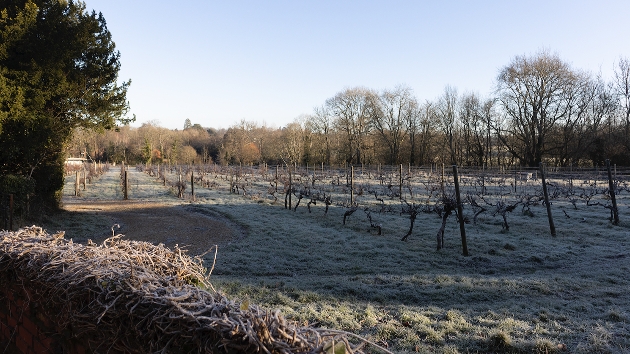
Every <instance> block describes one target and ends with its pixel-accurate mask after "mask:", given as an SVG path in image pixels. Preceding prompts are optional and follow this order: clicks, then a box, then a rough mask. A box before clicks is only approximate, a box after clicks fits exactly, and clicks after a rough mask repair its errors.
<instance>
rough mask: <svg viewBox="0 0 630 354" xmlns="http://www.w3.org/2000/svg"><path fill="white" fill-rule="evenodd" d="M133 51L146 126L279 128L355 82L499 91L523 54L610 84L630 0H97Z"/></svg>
mask: <svg viewBox="0 0 630 354" xmlns="http://www.w3.org/2000/svg"><path fill="white" fill-rule="evenodd" d="M86 6H87V8H88V9H89V10H92V9H93V10H96V11H97V12H102V13H103V15H104V16H105V19H106V20H107V25H108V28H109V30H110V31H111V33H112V36H113V39H114V41H115V42H116V46H117V49H118V50H119V51H120V53H121V64H122V69H121V72H120V79H121V80H127V79H131V80H132V84H131V87H130V89H129V93H128V99H129V101H130V105H131V112H132V113H133V114H136V117H137V123H135V124H134V126H139V125H140V124H142V123H144V122H148V121H153V122H157V123H158V124H159V125H161V126H163V127H166V128H170V129H175V128H178V129H181V128H183V126H184V121H185V119H187V118H188V119H190V120H191V121H192V123H198V124H201V125H202V126H204V127H214V128H227V127H229V126H231V125H234V124H236V123H238V122H240V121H241V120H243V119H244V120H247V121H255V122H258V123H259V124H263V123H264V124H266V125H268V126H273V127H281V126H284V125H286V124H288V123H290V122H291V121H293V120H294V119H295V118H297V117H298V116H300V115H302V114H311V113H312V112H313V108H314V107H317V106H321V105H322V104H323V103H324V102H325V100H326V99H327V98H330V97H332V96H334V95H335V94H336V93H337V92H339V91H342V90H344V89H345V88H350V87H356V86H363V87H368V88H371V89H375V90H378V91H381V90H383V89H391V88H394V87H395V86H397V85H400V84H402V85H407V86H409V87H411V88H412V89H413V91H414V93H415V95H416V97H417V98H418V99H419V100H420V101H425V100H435V99H436V98H437V97H438V96H440V95H441V94H442V92H443V91H444V88H445V87H446V86H447V85H450V86H452V87H455V88H456V89H457V91H458V92H459V93H465V92H476V93H478V94H480V95H481V96H489V95H491V94H492V92H493V89H494V85H495V78H496V76H497V74H498V72H499V70H500V69H501V68H502V67H504V66H506V65H508V64H509V63H510V61H511V60H512V59H513V58H514V57H515V56H516V55H532V54H536V53H538V52H540V51H541V50H547V51H549V52H551V53H556V54H558V55H559V56H560V58H561V59H563V60H564V61H566V62H568V63H569V64H571V65H572V66H573V67H574V68H576V69H581V70H585V71H590V72H592V73H595V74H597V73H601V74H602V75H603V76H604V78H606V79H611V78H612V75H613V68H614V65H615V63H616V62H617V61H618V60H619V58H620V57H626V58H627V57H630V38H629V35H630V21H628V19H627V15H628V13H629V10H630V3H628V2H627V1H626V0H616V1H613V0H610V1H607V0H599V1H579V0H574V1H564V0H563V1H553V0H546V1H544V0H540V1H538V0H537V1H527V0H520V1H508V0H504V1H472V0H471V1H463V0H462V1H438V0H435V1H395V0H392V1H342V0H339V1H315V0H303V1H301V0H295V1H238V0H230V1H227V0H226V1H202V0H182V1H178V2H174V1H163V0H153V1H148V0H133V1H129V0H86Z"/></svg>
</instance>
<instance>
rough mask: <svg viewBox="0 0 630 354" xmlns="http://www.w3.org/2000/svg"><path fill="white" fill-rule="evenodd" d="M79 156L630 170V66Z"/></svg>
mask: <svg viewBox="0 0 630 354" xmlns="http://www.w3.org/2000/svg"><path fill="white" fill-rule="evenodd" d="M69 151H70V153H71V154H73V155H75V156H76V155H77V154H80V153H88V155H90V156H92V158H94V159H99V160H101V159H106V160H110V161H112V162H115V161H127V162H131V163H137V162H143V163H192V162H198V163H220V164H259V163H268V164H286V163H292V164H293V163H297V164H301V165H307V164H308V165H315V164H317V165H319V164H325V165H343V164H357V165H358V164H391V165H394V164H410V165H412V166H417V165H428V164H439V163H445V164H457V165H461V166H488V167H498V166H513V165H519V166H528V167H537V166H538V164H539V163H540V162H542V161H544V162H546V163H548V164H549V165H555V166H566V167H568V166H594V165H603V164H604V161H605V160H606V159H610V160H611V162H612V163H615V164H618V165H626V166H627V165H630V152H629V151H630V61H629V60H627V59H624V58H622V59H620V60H619V62H618V63H617V64H616V68H615V71H614V77H613V78H612V79H611V80H609V81H606V80H605V79H604V78H602V77H601V75H593V74H590V73H588V72H584V71H581V70H578V69H575V68H572V67H571V66H570V65H569V64H567V63H566V62H564V61H563V60H561V59H560V58H559V57H558V56H557V55H552V54H549V53H547V52H541V53H538V54H535V55H532V56H517V57H515V58H514V59H513V60H512V62H511V63H509V64H508V65H506V66H505V67H504V68H502V69H501V70H500V71H499V73H498V75H497V80H496V89H495V91H494V94H493V95H492V96H490V97H482V96H480V95H479V94H476V93H463V94H460V93H458V92H457V90H456V88H454V87H451V86H447V87H446V88H445V89H444V92H443V93H442V94H441V95H440V96H439V97H438V98H437V99H435V100H433V101H430V100H426V101H420V100H419V99H418V98H416V97H415V96H414V94H413V91H412V89H411V88H409V87H407V86H403V85H401V86H398V87H395V88H393V89H385V90H382V91H377V90H373V89H370V88H365V87H355V88H348V89H345V90H343V91H340V92H339V93H337V94H336V95H334V96H333V97H331V98H329V99H327V100H326V101H325V102H324V103H323V104H322V105H321V106H318V107H316V108H315V109H314V110H313V112H312V113H311V114H306V115H302V116H300V117H298V118H296V119H295V120H294V121H293V122H292V123H290V124H288V125H286V126H284V127H281V128H272V127H268V126H265V125H259V124H257V123H256V122H248V121H241V122H239V123H237V124H234V125H233V126H231V127H230V128H229V129H223V130H218V129H212V128H204V127H202V126H201V125H200V124H191V122H190V120H188V119H187V120H186V121H185V123H184V129H183V130H168V129H166V128H161V127H159V125H158V124H156V123H147V124H144V125H143V126H141V127H139V128H130V127H128V126H123V127H121V128H120V129H119V130H118V131H116V132H108V133H106V134H105V135H98V134H96V133H93V132H90V131H88V130H85V129H82V130H80V131H78V132H77V133H76V134H75V139H74V141H73V143H72V145H71V148H70V150H69Z"/></svg>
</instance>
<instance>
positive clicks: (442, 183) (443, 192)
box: [441, 164, 446, 195]
mask: <svg viewBox="0 0 630 354" xmlns="http://www.w3.org/2000/svg"><path fill="white" fill-rule="evenodd" d="M441 186H442V195H444V194H445V193H446V191H445V190H444V164H442V182H441Z"/></svg>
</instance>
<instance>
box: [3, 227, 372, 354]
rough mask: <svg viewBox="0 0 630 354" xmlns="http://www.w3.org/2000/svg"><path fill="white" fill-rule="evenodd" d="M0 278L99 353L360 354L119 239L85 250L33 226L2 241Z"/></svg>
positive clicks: (163, 254) (180, 256)
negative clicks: (237, 299) (229, 295)
mask: <svg viewBox="0 0 630 354" xmlns="http://www.w3.org/2000/svg"><path fill="white" fill-rule="evenodd" d="M0 278H2V279H5V280H6V279H12V280H13V281H16V282H17V283H19V284H23V285H24V287H25V288H26V289H28V293H29V294H30V299H25V300H29V301H36V302H40V303H42V304H43V303H45V305H46V306H41V307H40V308H44V309H48V310H45V311H49V312H50V313H49V315H50V316H49V317H50V318H51V319H53V320H54V322H55V325H56V326H57V329H58V330H59V331H65V332H68V331H69V332H70V333H72V335H73V336H76V337H78V338H81V339H86V338H87V339H88V344H89V347H90V349H91V350H92V351H94V352H104V351H110V350H111V351H120V352H134V353H154V352H162V353H170V352H177V353H188V352H192V353H211V352H223V353H235V352H238V353H323V352H327V353H328V352H330V353H340V352H341V353H352V352H355V353H359V352H361V345H359V346H354V345H351V344H350V343H349V342H348V340H347V338H348V337H349V334H348V333H344V332H339V331H334V330H325V329H317V328H312V327H308V326H298V325H296V324H295V323H292V322H291V321H287V320H286V319H285V318H284V317H283V316H282V315H281V314H280V313H279V312H278V311H268V310H263V309H261V308H259V307H257V306H255V305H249V304H247V303H240V304H239V303H236V302H234V301H231V300H229V299H227V298H226V297H225V296H223V295H222V294H221V293H219V292H216V291H214V289H213V288H212V285H211V284H210V282H209V273H208V272H207V270H206V269H205V268H204V266H203V262H202V260H201V258H200V257H195V258H191V257H190V256H188V255H187V254H186V253H185V252H184V251H182V250H181V249H179V248H177V247H175V248H174V250H170V249H168V248H166V247H164V246H163V245H161V244H160V245H157V246H155V245H153V244H150V243H147V242H137V241H127V240H124V239H122V238H121V235H116V236H113V237H111V238H109V239H107V240H105V241H104V242H103V243H102V244H100V245H97V244H94V243H92V242H89V243H88V244H87V245H82V244H76V243H73V242H72V240H67V239H65V238H64V233H63V232H60V233H57V234H53V235H50V234H48V233H46V232H45V231H44V230H42V229H41V228H39V227H36V226H32V227H27V228H24V229H21V230H19V231H16V232H6V231H3V232H0ZM206 289H207V290H206ZM0 297H1V295H0ZM362 342H363V341H362Z"/></svg>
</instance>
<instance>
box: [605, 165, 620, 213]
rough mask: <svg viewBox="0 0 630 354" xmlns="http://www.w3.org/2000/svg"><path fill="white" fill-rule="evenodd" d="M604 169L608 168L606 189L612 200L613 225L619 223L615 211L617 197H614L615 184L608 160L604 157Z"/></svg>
mask: <svg viewBox="0 0 630 354" xmlns="http://www.w3.org/2000/svg"><path fill="white" fill-rule="evenodd" d="M606 169H608V191H609V193H610V201H611V202H612V212H613V225H619V213H618V212H617V198H615V184H614V183H613V178H612V172H611V171H610V160H609V159H606Z"/></svg>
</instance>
